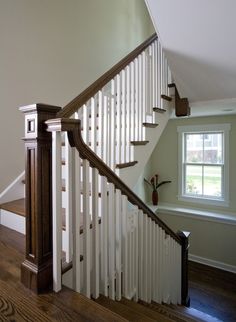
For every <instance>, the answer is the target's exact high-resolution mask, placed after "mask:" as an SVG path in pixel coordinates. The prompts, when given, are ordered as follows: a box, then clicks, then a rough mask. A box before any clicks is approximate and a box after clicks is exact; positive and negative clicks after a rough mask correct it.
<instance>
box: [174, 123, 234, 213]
mask: <svg viewBox="0 0 236 322" xmlns="http://www.w3.org/2000/svg"><path fill="white" fill-rule="evenodd" d="M230 129H231V126H230V124H228V123H224V124H205V125H193V126H178V127H177V132H178V170H179V171H178V200H180V201H187V202H192V203H198V202H201V203H202V204H208V205H215V206H225V207H228V206H229V131H230ZM219 131H221V132H224V147H223V151H224V152H223V153H224V177H223V188H224V190H223V198H222V199H218V198H217V199H214V198H202V197H197V196H196V197H195V196H194V197H193V196H188V195H184V193H183V191H184V187H183V186H184V185H183V156H184V153H183V139H184V138H183V133H199V132H219Z"/></svg>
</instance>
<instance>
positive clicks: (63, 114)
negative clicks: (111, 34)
mask: <svg viewBox="0 0 236 322" xmlns="http://www.w3.org/2000/svg"><path fill="white" fill-rule="evenodd" d="M156 39H157V34H156V33H155V34H153V35H152V36H151V37H149V38H148V39H147V40H146V41H144V42H143V43H142V44H141V45H139V46H138V47H137V48H136V49H134V50H133V51H132V52H131V53H130V54H128V55H127V56H126V57H125V58H123V59H122V60H121V61H120V62H118V63H117V64H116V65H115V66H114V67H112V68H111V69H110V70H109V71H107V72H106V73H105V74H103V75H102V76H101V77H100V78H98V79H97V80H96V81H95V82H94V83H93V84H92V85H90V86H89V87H88V88H87V89H85V90H84V91H83V92H82V93H81V94H79V95H78V96H77V97H75V98H74V99H73V100H72V101H71V102H70V103H68V104H67V105H66V106H64V108H63V109H62V110H61V111H59V112H58V113H57V117H58V118H67V117H70V116H71V115H73V114H74V112H75V111H77V110H78V109H79V108H80V107H81V106H83V105H84V104H85V103H86V102H87V101H88V100H89V99H90V98H91V97H93V96H94V95H95V94H96V93H97V92H98V91H99V90H100V89H102V88H103V87H104V86H105V85H106V84H107V83H108V82H109V81H110V80H112V79H113V78H114V77H115V76H116V75H117V74H118V73H119V72H120V71H121V70H122V69H124V68H125V67H126V66H127V65H128V64H129V63H130V62H132V61H133V60H134V59H135V58H136V57H137V56H138V55H139V54H140V53H141V52H142V51H144V50H145V49H146V48H147V47H148V46H149V45H150V44H151V43H152V42H153V41H154V40H156Z"/></svg>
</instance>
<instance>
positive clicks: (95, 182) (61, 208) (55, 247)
mask: <svg viewBox="0 0 236 322" xmlns="http://www.w3.org/2000/svg"><path fill="white" fill-rule="evenodd" d="M172 83H173V79H172V76H171V73H170V70H169V68H168V65H167V61H166V59H165V56H164V52H163V50H162V47H161V44H160V42H159V40H158V39H157V36H156V35H153V36H152V37H150V38H149V39H148V40H147V41H146V42H145V43H143V44H142V45H140V46H139V47H138V48H137V49H136V50H135V51H134V52H132V53H131V54H129V55H128V56H127V57H125V58H124V59H123V60H122V61H121V62H120V63H118V64H117V65H116V66H114V67H113V68H112V69H111V70H110V71H108V72H107V73H106V74H105V75H103V76H102V77H101V78H100V79H98V80H97V81H96V82H95V83H94V84H92V85H91V86H90V87H89V88H88V89H86V90H85V91H84V92H82V93H81V94H80V95H79V96H78V97H76V98H75V99H74V100H73V101H71V102H70V103H69V104H68V105H66V106H65V107H64V108H63V109H61V108H60V107H56V106H49V105H45V104H34V105H30V106H26V107H22V108H21V109H20V110H21V111H22V112H23V113H24V114H25V124H26V127H25V139H24V140H25V151H26V173H25V184H26V199H25V212H24V210H23V209H21V213H20V215H21V217H23V216H24V214H26V258H25V261H24V262H23V263H22V269H21V279H22V282H23V284H24V285H25V286H26V287H28V288H30V289H32V290H34V291H35V292H42V291H45V289H48V288H49V287H50V286H51V285H52V284H53V289H54V291H55V292H59V291H61V290H62V288H63V285H65V286H67V287H69V288H71V289H74V290H75V291H76V292H79V293H82V294H84V295H85V296H86V297H87V298H93V299H95V300H96V301H97V302H98V303H99V304H101V305H103V306H106V307H107V306H109V305H110V309H112V310H114V311H116V310H117V309H116V308H118V307H119V309H118V311H119V310H120V311H121V312H128V311H129V312H130V313H127V314H126V313H124V315H122V314H121V316H123V318H126V319H127V320H132V319H133V320H135V321H137V320H138V317H139V318H140V321H141V320H142V321H146V320H155V319H156V321H158V320H157V316H158V315H160V314H162V313H160V312H158V309H157V307H158V304H157V303H159V304H160V305H161V303H163V302H164V303H166V304H169V305H170V304H173V305H175V306H176V305H177V304H178V305H180V304H182V305H189V299H188V283H187V252H188V236H187V235H185V234H184V233H178V234H176V233H174V232H173V231H172V230H171V229H170V228H169V227H168V226H166V224H165V223H164V222H162V221H161V220H160V219H159V218H158V217H157V216H156V215H155V214H154V213H153V212H152V211H151V210H150V209H149V208H148V207H147V205H146V204H145V203H144V202H143V201H142V200H140V199H139V198H138V196H136V195H135V194H134V192H133V191H132V188H133V186H134V183H135V182H136V181H137V179H138V177H139V174H140V171H141V169H142V168H143V166H144V165H145V162H147V160H148V158H149V156H150V154H151V152H152V150H153V148H154V146H155V144H156V142H157V140H158V138H159V137H160V135H161V133H162V131H163V129H164V127H165V125H166V123H167V121H168V118H169V115H170V113H171V109H172V105H171V104H172V102H173V99H172V98H173V92H172V89H173V86H168V85H169V84H172ZM174 90H176V88H174ZM177 101H181V99H180V98H178V100H177ZM181 115H182V114H181ZM22 203H23V200H18V201H15V208H12V204H9V203H8V204H3V205H2V206H1V208H2V210H4V211H8V212H10V213H16V214H17V213H18V214H19V211H18V210H17V211H16V208H18V209H19V207H21V208H22ZM13 228H14V227H13ZM14 229H16V228H14ZM16 230H17V229H16ZM62 263H63V264H62ZM101 294H102V295H101ZM131 299H132V300H134V301H135V302H139V304H138V303H134V302H131V301H129V300H131ZM115 300H116V301H119V303H118V302H116V301H115ZM153 302H155V303H156V304H155V305H156V306H155V309H153V307H152V309H151V305H153V304H152V303H153ZM128 303H129V305H128ZM140 303H143V304H144V303H148V304H149V305H150V306H149V307H146V306H145V305H143V304H142V305H141V304H140ZM127 307H129V308H127ZM124 308H126V309H124ZM165 310H167V307H166V309H165ZM169 310H170V309H168V312H169ZM132 311H133V313H134V312H135V313H136V317H134V316H133V317H132V318H131V315H132V314H131V313H132ZM138 312H139V313H138ZM144 312H145V313H144ZM148 312H149V314H148ZM151 312H152V313H151ZM129 314H130V315H129ZM168 314H169V313H168ZM168 314H164V315H166V317H165V318H164V317H163V314H162V317H161V319H162V320H161V319H160V321H164V319H166V321H168V319H169V321H171V318H173V317H174V319H175V318H176V316H177V315H178V314H177V313H175V315H173V314H172V315H171V314H170V316H168ZM180 315H181V314H180ZM129 316H130V317H129ZM144 316H145V319H144ZM154 316H155V317H154ZM172 320H173V319H172ZM176 321H185V320H184V319H183V320H181V319H179V320H176Z"/></svg>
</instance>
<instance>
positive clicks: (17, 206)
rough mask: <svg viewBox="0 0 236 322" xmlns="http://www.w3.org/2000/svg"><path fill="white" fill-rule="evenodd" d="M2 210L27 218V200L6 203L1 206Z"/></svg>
mask: <svg viewBox="0 0 236 322" xmlns="http://www.w3.org/2000/svg"><path fill="white" fill-rule="evenodd" d="M0 209H3V210H7V211H10V212H13V213H15V214H17V215H20V216H22V217H25V199H24V198H22V199H17V200H12V201H9V202H5V203H3V204H1V205H0Z"/></svg>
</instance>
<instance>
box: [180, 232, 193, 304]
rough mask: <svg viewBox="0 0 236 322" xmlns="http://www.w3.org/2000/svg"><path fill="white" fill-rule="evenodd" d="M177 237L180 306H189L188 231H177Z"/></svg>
mask: <svg viewBox="0 0 236 322" xmlns="http://www.w3.org/2000/svg"><path fill="white" fill-rule="evenodd" d="M177 235H178V236H179V237H180V238H181V240H182V252H181V253H182V257H181V260H182V262H181V304H182V305H184V306H187V307H189V306H190V298H189V295H188V249H189V236H190V232H188V231H178V232H177Z"/></svg>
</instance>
